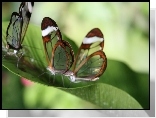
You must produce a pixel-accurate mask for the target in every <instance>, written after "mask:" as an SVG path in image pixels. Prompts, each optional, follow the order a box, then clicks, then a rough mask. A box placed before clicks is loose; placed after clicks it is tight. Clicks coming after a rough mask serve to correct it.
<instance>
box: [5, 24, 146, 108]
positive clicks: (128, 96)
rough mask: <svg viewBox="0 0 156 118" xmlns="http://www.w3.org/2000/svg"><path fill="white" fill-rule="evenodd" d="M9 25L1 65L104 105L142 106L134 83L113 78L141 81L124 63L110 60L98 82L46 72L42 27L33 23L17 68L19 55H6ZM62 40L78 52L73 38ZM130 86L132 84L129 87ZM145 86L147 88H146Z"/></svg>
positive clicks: (29, 77)
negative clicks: (77, 81) (78, 81)
mask: <svg viewBox="0 0 156 118" xmlns="http://www.w3.org/2000/svg"><path fill="white" fill-rule="evenodd" d="M7 26H8V22H3V23H2V58H3V59H2V64H3V66H4V67H5V68H7V69H8V70H9V71H11V72H12V73H14V74H16V75H18V76H20V77H24V78H27V79H29V80H31V81H34V82H38V83H41V84H44V85H48V86H55V87H59V88H60V89H61V90H64V91H66V92H69V93H71V94H74V95H76V96H78V97H80V98H82V99H84V100H87V101H89V102H91V103H94V104H96V105H97V106H100V107H102V108H111V109H142V107H141V105H140V104H139V103H138V102H137V100H138V99H137V100H135V99H134V98H133V97H135V98H137V97H136V96H135V94H133V92H131V91H130V89H131V88H132V87H133V86H129V85H122V83H118V82H116V81H115V82H114V80H113V79H114V77H115V76H114V75H116V76H117V77H115V79H117V80H118V81H122V80H123V81H126V80H128V82H131V83H134V82H132V80H131V77H133V80H138V78H140V76H137V74H136V73H134V72H133V71H131V70H130V69H129V68H128V67H127V66H125V64H123V63H121V62H117V61H111V60H108V64H107V65H108V67H107V69H106V71H105V73H104V74H103V75H102V76H101V77H100V79H99V80H98V81H95V82H81V83H70V81H69V80H68V78H67V77H64V76H61V75H56V76H55V77H54V76H52V75H50V74H47V73H45V72H47V70H46V67H47V65H48V64H47V62H46V58H45V55H44V48H43V44H42V36H41V30H40V27H39V26H35V25H32V24H30V25H29V28H28V30H27V33H26V37H25V39H24V42H23V48H24V51H25V52H26V53H25V55H24V56H23V58H22V59H21V60H20V62H19V67H18V68H17V66H16V65H17V58H16V57H15V56H8V55H6V56H4V55H5V54H6V49H5V45H6V40H5V32H6V28H7ZM63 40H67V41H69V43H70V44H71V45H72V47H73V50H74V52H76V51H77V49H78V47H77V46H76V44H75V43H74V42H73V41H72V40H70V39H69V38H67V37H66V36H64V37H63ZM106 55H107V54H106ZM121 66H123V67H122V73H121V72H120V71H118V70H117V69H115V68H114V67H118V68H120V67H121ZM130 74H131V75H130ZM62 77H63V81H64V85H63V81H62ZM54 79H55V81H54ZM124 79H125V80H124ZM146 80H147V79H146ZM112 85H113V86H112ZM127 87H130V89H128V88H127ZM121 89H122V90H121ZM134 89H135V88H134ZM144 89H146V87H145V88H144ZM144 89H142V91H144ZM125 91H126V92H125ZM132 91H133V90H132ZM136 91H137V90H136ZM142 91H137V92H142ZM132 96H133V97H132ZM145 96H146V97H147V96H148V91H146V93H145ZM142 99H143V98H142ZM144 102H145V103H147V106H146V107H148V101H144Z"/></svg>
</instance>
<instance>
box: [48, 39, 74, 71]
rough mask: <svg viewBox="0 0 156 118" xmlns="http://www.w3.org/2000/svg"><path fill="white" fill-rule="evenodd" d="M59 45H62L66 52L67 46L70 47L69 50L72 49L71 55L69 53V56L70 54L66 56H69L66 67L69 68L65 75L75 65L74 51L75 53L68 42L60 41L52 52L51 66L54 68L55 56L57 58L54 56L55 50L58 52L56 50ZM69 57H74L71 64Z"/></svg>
mask: <svg viewBox="0 0 156 118" xmlns="http://www.w3.org/2000/svg"><path fill="white" fill-rule="evenodd" d="M59 45H60V46H61V47H62V48H63V49H64V50H66V49H65V48H66V46H67V47H69V49H70V53H69V54H68V52H66V56H67V61H66V65H67V66H66V70H65V71H64V72H63V73H65V72H67V71H68V70H69V69H70V68H71V66H72V65H73V62H74V51H73V49H72V47H71V45H70V44H69V43H68V42H67V41H65V40H58V41H57V43H56V44H55V45H54V48H53V50H52V59H51V65H50V66H52V67H53V66H54V63H53V60H54V56H55V55H54V54H55V50H56V48H57V47H58V46H59ZM69 56H71V57H72V59H71V63H70V59H69Z"/></svg>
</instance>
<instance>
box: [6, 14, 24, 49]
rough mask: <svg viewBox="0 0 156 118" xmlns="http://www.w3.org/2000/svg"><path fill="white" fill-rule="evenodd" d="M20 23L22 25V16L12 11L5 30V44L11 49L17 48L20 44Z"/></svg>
mask: <svg viewBox="0 0 156 118" xmlns="http://www.w3.org/2000/svg"><path fill="white" fill-rule="evenodd" d="M22 25H23V19H22V17H21V16H20V15H19V14H18V13H17V12H13V13H12V15H11V19H10V23H9V25H8V27H7V31H6V40H7V44H8V45H9V47H10V48H12V49H18V48H20V46H21V40H20V39H21V32H22V30H21V29H22Z"/></svg>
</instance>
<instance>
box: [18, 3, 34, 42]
mask: <svg viewBox="0 0 156 118" xmlns="http://www.w3.org/2000/svg"><path fill="white" fill-rule="evenodd" d="M33 7H34V2H22V3H21V5H20V7H19V14H20V15H21V16H22V18H23V21H24V22H23V26H22V34H21V40H22V41H23V40H24V36H25V34H26V31H27V28H28V25H29V21H30V18H31V14H32V10H33ZM22 41H21V43H22Z"/></svg>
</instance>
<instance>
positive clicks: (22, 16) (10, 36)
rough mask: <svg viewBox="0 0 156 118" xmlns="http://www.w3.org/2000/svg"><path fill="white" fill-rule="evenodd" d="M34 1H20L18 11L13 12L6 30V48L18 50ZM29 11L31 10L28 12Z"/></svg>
mask: <svg viewBox="0 0 156 118" xmlns="http://www.w3.org/2000/svg"><path fill="white" fill-rule="evenodd" d="M33 6H34V3H32V2H22V3H21V5H20V7H19V13H17V12H13V13H12V15H11V19H10V23H9V25H8V27H7V31H6V41H7V49H13V50H14V53H16V52H17V51H19V50H20V49H21V48H22V46H21V44H22V42H23V39H24V36H25V33H26V30H27V27H28V24H29V21H30V17H31V13H32V8H33ZM29 11H31V12H29Z"/></svg>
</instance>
